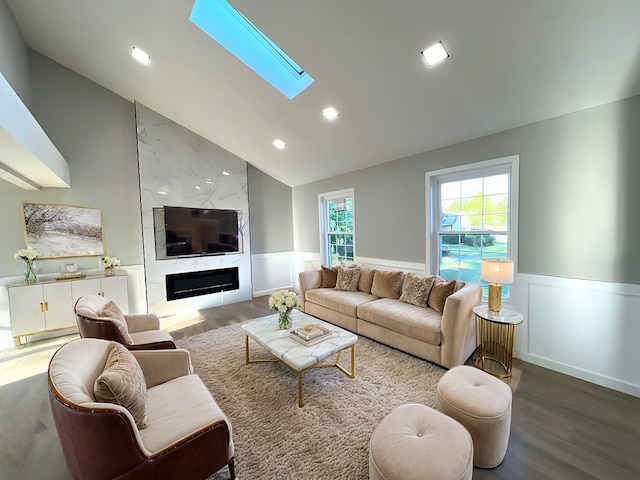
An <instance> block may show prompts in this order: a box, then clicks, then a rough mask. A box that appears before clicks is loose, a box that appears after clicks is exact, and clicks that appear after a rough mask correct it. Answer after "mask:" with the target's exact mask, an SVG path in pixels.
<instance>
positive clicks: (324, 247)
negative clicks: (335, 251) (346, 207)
mask: <svg viewBox="0 0 640 480" xmlns="http://www.w3.org/2000/svg"><path fill="white" fill-rule="evenodd" d="M346 197H351V199H352V201H351V218H352V232H351V233H349V235H352V238H353V260H354V261H355V259H356V197H355V190H354V188H353V187H350V188H345V189H342V190H335V191H333V192H326V193H320V194H318V218H319V225H318V226H319V231H320V262H321V263H322V264H323V265H327V266H330V265H331V262H330V258H329V242H328V234H329V230H328V224H329V210H328V209H327V203H328V202H329V201H331V200H336V199H339V198H346Z"/></svg>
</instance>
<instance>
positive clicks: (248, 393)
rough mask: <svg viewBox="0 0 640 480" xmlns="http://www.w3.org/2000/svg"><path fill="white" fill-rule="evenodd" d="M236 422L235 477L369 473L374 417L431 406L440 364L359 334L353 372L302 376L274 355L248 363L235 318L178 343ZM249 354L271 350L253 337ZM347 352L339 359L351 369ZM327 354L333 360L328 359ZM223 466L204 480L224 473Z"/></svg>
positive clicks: (316, 478) (313, 479)
mask: <svg viewBox="0 0 640 480" xmlns="http://www.w3.org/2000/svg"><path fill="white" fill-rule="evenodd" d="M177 344H178V346H179V348H186V349H187V350H189V351H190V354H191V361H192V363H193V366H194V369H195V371H196V373H197V374H198V375H200V377H201V378H202V380H203V381H204V383H205V384H206V386H207V387H208V388H209V391H211V393H212V394H213V396H214V398H215V399H216V401H217V402H218V404H219V405H220V407H221V408H222V410H223V411H224V412H225V414H226V415H227V417H228V418H229V421H230V422H231V425H232V428H233V433H232V435H233V441H234V444H235V460H236V474H237V477H238V479H240V480H268V479H274V480H275V479H278V480H283V479H304V480H323V479H327V480H336V479H353V480H356V479H358V480H359V479H362V480H366V479H368V478H369V459H368V453H369V451H368V448H369V439H370V438H371V434H372V433H373V431H374V429H375V428H376V426H377V425H378V423H380V421H381V420H382V419H383V418H384V417H385V416H386V415H387V414H388V413H389V412H391V411H392V410H393V409H394V408H395V407H398V406H400V405H403V404H406V403H422V404H424V405H428V406H430V407H433V406H434V405H435V397H436V385H437V383H438V380H439V379H440V377H441V376H442V375H443V374H444V372H445V369H443V368H441V367H438V366H436V365H434V364H431V363H429V362H427V361H424V360H420V359H418V358H416V357H413V356H411V355H407V354H405V353H402V352H400V351H398V350H395V349H393V348H390V347H387V346H385V345H381V344H379V343H377V342H374V341H373V340H369V339H367V338H365V337H362V336H360V337H359V338H358V343H356V346H355V359H356V360H355V373H356V377H355V378H354V379H351V378H349V377H347V376H346V375H345V374H344V373H342V372H341V371H339V370H338V369H337V368H321V369H312V370H309V371H306V372H305V373H304V375H303V387H302V388H303V400H304V406H303V407H302V408H299V407H298V397H297V394H298V381H297V376H296V375H295V373H294V372H292V371H291V370H289V368H287V367H286V366H284V365H283V364H280V363H253V364H249V365H245V347H244V334H243V333H242V330H241V329H240V326H239V325H232V326H229V327H223V328H220V329H217V330H212V331H209V332H205V333H202V334H199V335H195V336H193V337H188V338H185V339H182V340H179V341H178V342H177ZM249 345H250V349H251V357H252V359H253V358H269V355H268V354H267V353H266V351H264V350H263V349H262V347H260V346H259V345H258V344H256V343H255V342H253V340H250V343H249ZM348 353H349V351H346V352H344V353H343V354H342V357H341V359H340V363H341V364H342V365H344V366H345V367H347V369H349V368H350V355H349V354H348ZM327 360H330V361H333V359H327ZM227 478H229V477H228V471H227V469H226V468H224V469H222V470H220V471H219V472H217V473H216V474H215V475H213V476H212V477H210V480H219V479H227Z"/></svg>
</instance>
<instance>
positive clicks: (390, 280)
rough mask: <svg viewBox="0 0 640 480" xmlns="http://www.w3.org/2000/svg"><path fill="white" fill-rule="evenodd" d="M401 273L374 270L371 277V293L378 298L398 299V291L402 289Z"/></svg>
mask: <svg viewBox="0 0 640 480" xmlns="http://www.w3.org/2000/svg"><path fill="white" fill-rule="evenodd" d="M403 276H404V274H403V273H402V272H391V271H382V270H376V272H375V274H374V275H373V285H372V286H371V293H372V294H373V295H375V296H376V297H380V298H393V299H396V300H397V299H398V298H400V290H401V289H402V278H403Z"/></svg>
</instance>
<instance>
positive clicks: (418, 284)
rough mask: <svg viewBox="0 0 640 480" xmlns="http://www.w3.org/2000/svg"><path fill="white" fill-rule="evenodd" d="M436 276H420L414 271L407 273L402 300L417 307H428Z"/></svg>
mask: <svg viewBox="0 0 640 480" xmlns="http://www.w3.org/2000/svg"><path fill="white" fill-rule="evenodd" d="M435 281H436V277H434V276H430V277H419V276H418V275H414V274H413V273H409V274H407V276H406V277H405V279H404V284H403V285H402V295H400V301H401V302H405V303H410V304H412V305H415V306H417V307H426V306H427V299H428V298H429V293H430V292H431V287H433V284H434V282H435Z"/></svg>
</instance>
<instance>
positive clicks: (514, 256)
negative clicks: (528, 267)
mask: <svg viewBox="0 0 640 480" xmlns="http://www.w3.org/2000/svg"><path fill="white" fill-rule="evenodd" d="M519 164H520V156H519V155H511V156H508V157H502V158H495V159H492V160H485V161H481V162H476V163H471V164H467V165H459V166H456V167H450V168H444V169H441V170H434V171H431V172H427V173H426V175H425V192H426V195H425V199H426V209H425V211H426V215H427V218H426V225H427V227H428V228H427V232H426V233H427V234H426V256H425V258H426V265H425V269H426V271H427V272H429V273H430V274H432V275H437V274H438V272H439V266H440V265H439V262H440V251H439V250H440V241H439V231H440V221H441V220H440V215H441V212H440V206H441V201H440V189H439V185H440V184H441V183H443V182H447V181H456V180H466V179H471V178H478V177H486V176H491V175H496V174H501V173H509V174H510V177H509V215H508V219H507V232H508V241H507V258H508V259H509V260H512V261H513V262H514V269H515V271H516V272H517V271H518V268H517V267H518V265H517V261H518V197H519V192H518V185H519V183H520V182H519Z"/></svg>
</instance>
